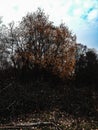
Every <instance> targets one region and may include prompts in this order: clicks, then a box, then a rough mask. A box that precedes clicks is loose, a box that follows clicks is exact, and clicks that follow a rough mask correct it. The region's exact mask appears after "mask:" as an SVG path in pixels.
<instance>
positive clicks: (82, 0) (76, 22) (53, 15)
mask: <svg viewBox="0 0 98 130" xmlns="http://www.w3.org/2000/svg"><path fill="white" fill-rule="evenodd" d="M38 7H41V8H42V9H44V11H45V13H46V14H49V16H50V17H49V19H50V20H51V21H53V22H54V24H55V25H59V24H60V23H61V22H63V23H65V25H67V26H68V27H69V29H70V30H72V32H73V33H75V34H76V35H77V42H79V43H82V44H84V45H87V46H88V47H91V48H96V49H98V38H97V37H98V36H97V35H98V0H0V16H3V22H4V23H5V24H7V23H9V22H11V21H12V20H14V21H20V20H21V18H22V17H23V16H25V15H26V14H27V12H34V11H36V10H37V8H38Z"/></svg>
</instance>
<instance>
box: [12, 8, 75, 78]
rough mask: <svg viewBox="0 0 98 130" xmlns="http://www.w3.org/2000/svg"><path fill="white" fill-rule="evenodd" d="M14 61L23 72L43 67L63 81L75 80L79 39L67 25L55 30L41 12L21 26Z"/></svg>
mask: <svg viewBox="0 0 98 130" xmlns="http://www.w3.org/2000/svg"><path fill="white" fill-rule="evenodd" d="M18 28H19V30H18V31H19V33H18V34H19V35H18V46H17V48H16V50H15V55H14V61H15V62H16V63H17V64H18V66H19V67H20V68H22V67H23V66H27V67H28V68H31V69H34V67H36V66H39V67H41V68H45V69H47V70H49V71H51V72H52V73H54V74H56V75H59V76H60V77H68V76H71V75H72V74H73V72H74V67H75V53H76V36H75V35H73V34H72V33H71V32H70V31H69V29H68V27H66V26H65V25H64V24H61V25H60V26H58V27H57V26H54V25H53V23H52V22H50V21H49V20H48V16H46V15H45V13H44V12H43V11H42V10H41V9H40V8H39V9H38V10H37V11H36V12H34V13H33V14H32V13H29V14H27V15H26V16H25V17H23V19H22V21H21V22H20V25H19V27H18Z"/></svg>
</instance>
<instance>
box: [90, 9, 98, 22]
mask: <svg viewBox="0 0 98 130" xmlns="http://www.w3.org/2000/svg"><path fill="white" fill-rule="evenodd" d="M96 18H98V10H97V9H94V10H92V11H91V12H90V13H89V14H88V20H94V19H96Z"/></svg>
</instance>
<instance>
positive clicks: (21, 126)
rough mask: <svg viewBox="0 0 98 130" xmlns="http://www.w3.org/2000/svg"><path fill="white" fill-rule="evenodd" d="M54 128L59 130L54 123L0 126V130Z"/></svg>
mask: <svg viewBox="0 0 98 130" xmlns="http://www.w3.org/2000/svg"><path fill="white" fill-rule="evenodd" d="M45 126H47V127H49V126H51V127H55V130H61V128H59V127H58V126H57V125H56V124H55V123H53V122H36V123H19V124H12V125H4V126H0V129H20V128H32V127H45Z"/></svg>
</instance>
